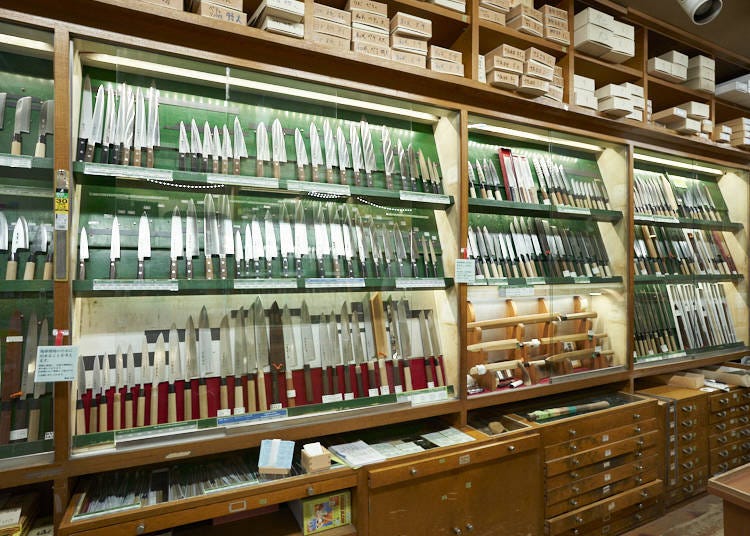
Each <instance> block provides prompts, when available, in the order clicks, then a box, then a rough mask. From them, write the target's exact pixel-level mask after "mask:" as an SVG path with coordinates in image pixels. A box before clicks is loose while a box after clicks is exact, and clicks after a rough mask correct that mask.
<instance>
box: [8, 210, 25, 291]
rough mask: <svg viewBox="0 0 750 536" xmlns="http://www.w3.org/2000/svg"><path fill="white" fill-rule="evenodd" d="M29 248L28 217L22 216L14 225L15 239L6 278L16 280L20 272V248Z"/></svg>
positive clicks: (12, 242) (11, 247) (12, 243)
mask: <svg viewBox="0 0 750 536" xmlns="http://www.w3.org/2000/svg"><path fill="white" fill-rule="evenodd" d="M20 249H29V231H28V224H27V223H26V218H24V217H23V216H20V217H19V218H18V219H17V220H16V223H15V225H14V226H13V240H12V241H11V246H10V258H9V259H8V264H7V268H6V270H5V279H6V280H15V279H16V276H17V274H18V255H19V253H18V250H20Z"/></svg>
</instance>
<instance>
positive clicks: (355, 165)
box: [349, 123, 365, 186]
mask: <svg viewBox="0 0 750 536" xmlns="http://www.w3.org/2000/svg"><path fill="white" fill-rule="evenodd" d="M349 143H350V144H351V146H352V173H353V174H354V185H355V186H362V176H361V174H360V172H361V170H362V168H363V167H364V165H365V161H364V159H363V157H362V146H361V145H360V143H359V133H358V132H357V123H349Z"/></svg>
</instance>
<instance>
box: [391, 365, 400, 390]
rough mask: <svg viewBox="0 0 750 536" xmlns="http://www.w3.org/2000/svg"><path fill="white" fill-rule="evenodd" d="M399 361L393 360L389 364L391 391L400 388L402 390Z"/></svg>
mask: <svg viewBox="0 0 750 536" xmlns="http://www.w3.org/2000/svg"><path fill="white" fill-rule="evenodd" d="M400 363H401V360H400V359H393V360H392V361H391V364H392V365H393V390H394V391H395V390H396V387H402V390H403V384H402V383H401V366H400Z"/></svg>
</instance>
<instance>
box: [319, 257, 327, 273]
mask: <svg viewBox="0 0 750 536" xmlns="http://www.w3.org/2000/svg"><path fill="white" fill-rule="evenodd" d="M318 276H319V277H325V276H326V265H325V260H324V259H323V257H318Z"/></svg>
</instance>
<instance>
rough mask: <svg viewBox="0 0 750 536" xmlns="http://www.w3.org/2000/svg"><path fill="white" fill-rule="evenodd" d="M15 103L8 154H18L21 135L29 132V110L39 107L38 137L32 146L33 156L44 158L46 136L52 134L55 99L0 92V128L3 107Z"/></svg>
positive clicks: (3, 112) (3, 114)
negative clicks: (40, 98) (11, 138)
mask: <svg viewBox="0 0 750 536" xmlns="http://www.w3.org/2000/svg"><path fill="white" fill-rule="evenodd" d="M13 105H15V108H16V113H15V121H14V123H13V140H12V141H11V145H10V154H14V155H20V154H21V149H22V142H23V135H24V134H28V133H29V132H31V110H32V108H35V109H37V107H38V109H39V137H38V139H37V142H36V145H35V146H34V156H36V157H39V158H44V157H45V156H47V136H48V135H49V134H53V125H54V119H55V101H54V100H51V99H50V100H42V101H40V100H39V99H37V98H35V97H32V96H30V95H25V96H21V95H8V93H7V92H0V130H2V129H3V121H4V119H5V108H6V106H7V107H10V106H13Z"/></svg>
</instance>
